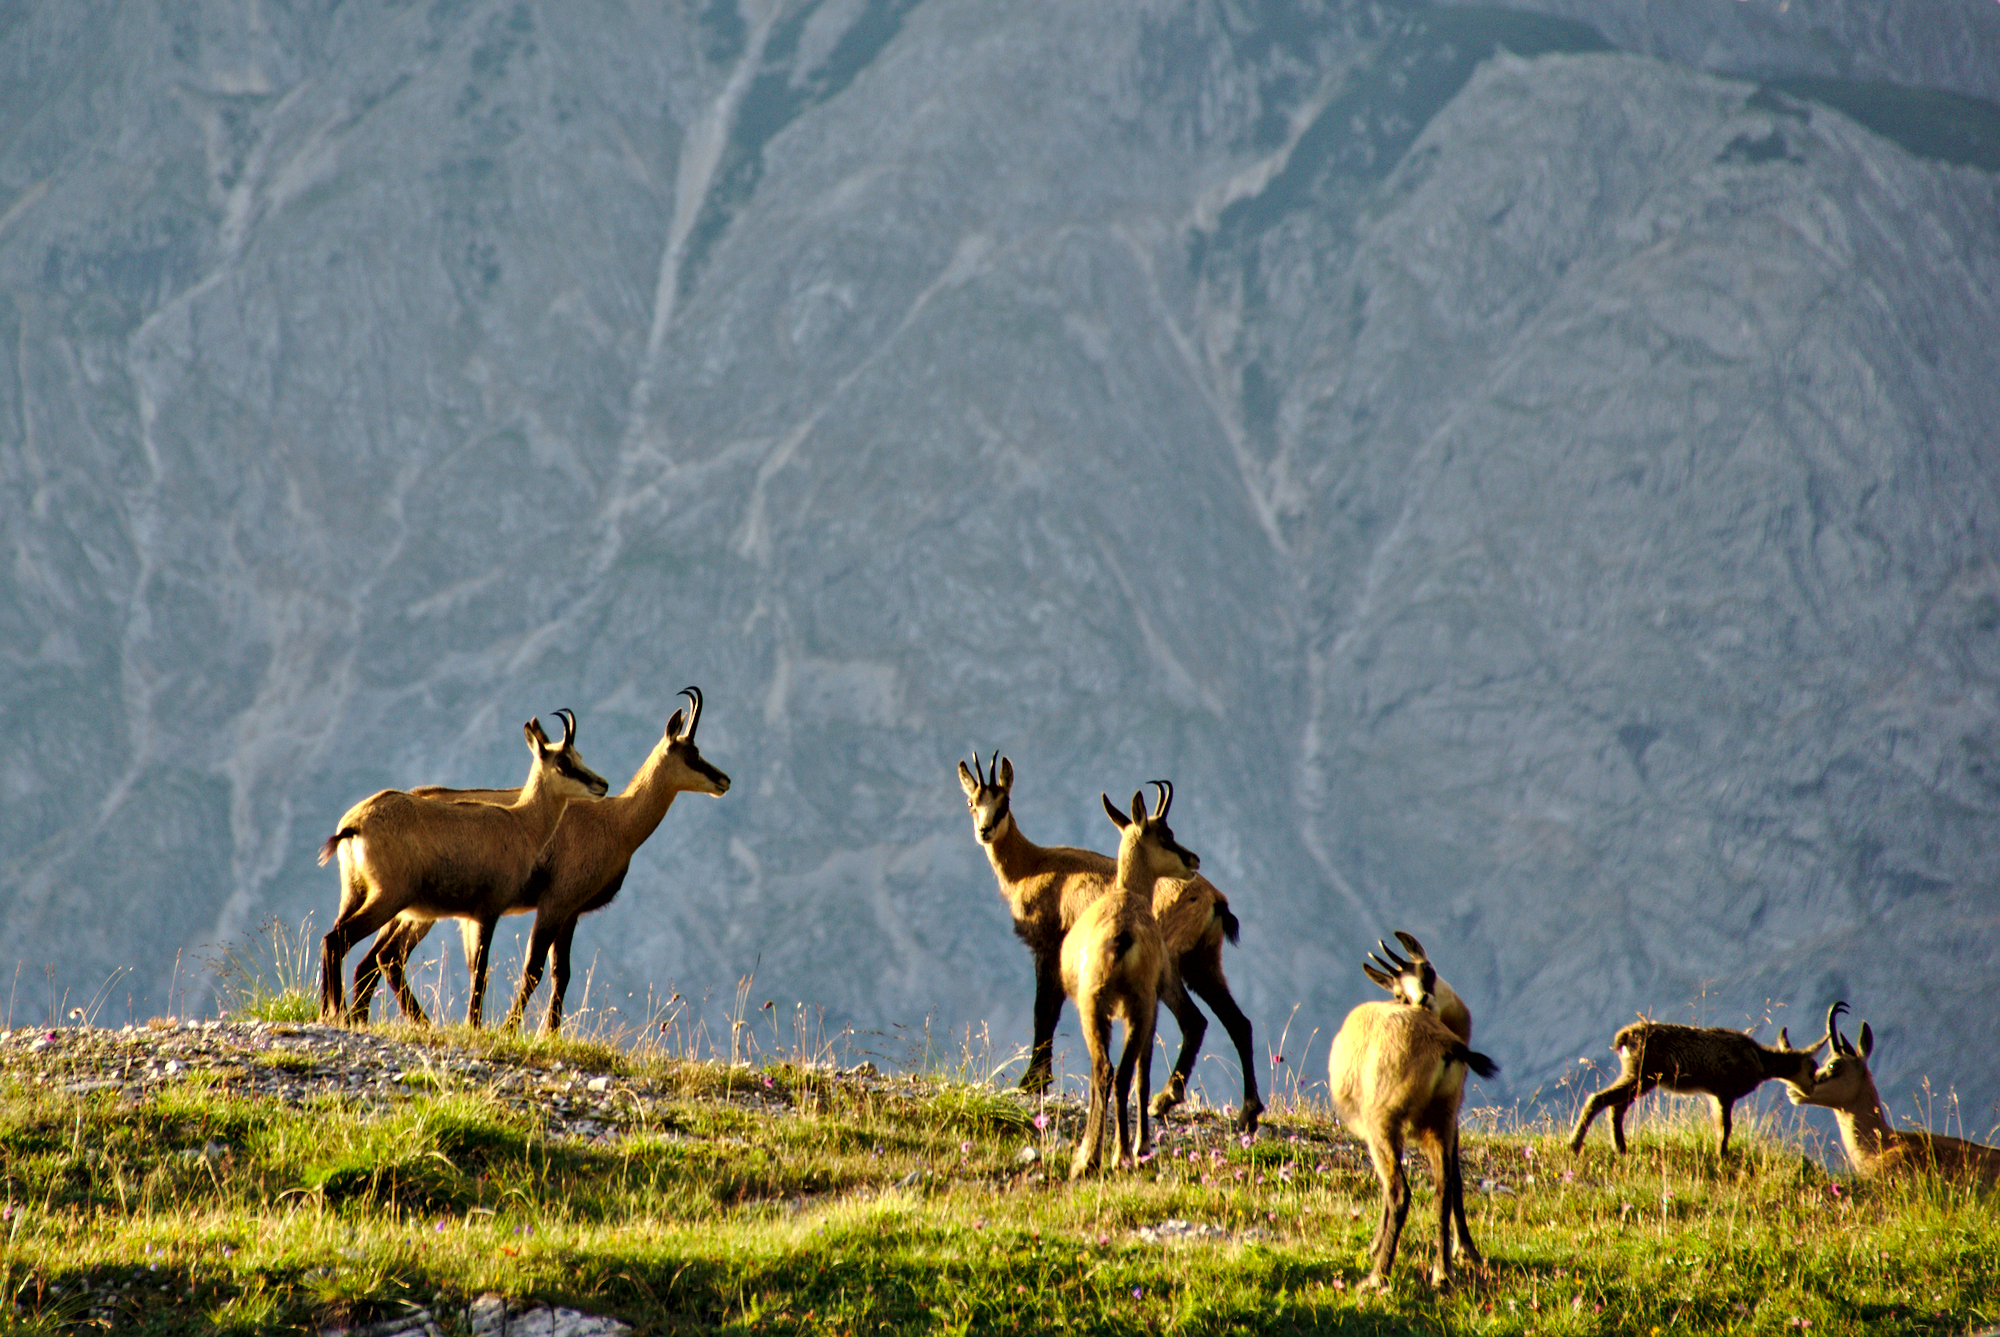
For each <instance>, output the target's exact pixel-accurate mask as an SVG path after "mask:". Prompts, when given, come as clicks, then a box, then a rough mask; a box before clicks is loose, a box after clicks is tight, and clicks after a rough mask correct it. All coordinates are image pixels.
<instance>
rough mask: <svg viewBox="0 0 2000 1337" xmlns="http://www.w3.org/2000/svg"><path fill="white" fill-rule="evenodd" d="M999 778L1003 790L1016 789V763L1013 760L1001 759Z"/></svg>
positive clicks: (1008, 758)
mask: <svg viewBox="0 0 2000 1337" xmlns="http://www.w3.org/2000/svg"><path fill="white" fill-rule="evenodd" d="M999 776H1000V787H1001V788H1002V789H1012V788H1013V787H1014V762H1013V759H1012V758H1010V757H1002V758H1000V771H999Z"/></svg>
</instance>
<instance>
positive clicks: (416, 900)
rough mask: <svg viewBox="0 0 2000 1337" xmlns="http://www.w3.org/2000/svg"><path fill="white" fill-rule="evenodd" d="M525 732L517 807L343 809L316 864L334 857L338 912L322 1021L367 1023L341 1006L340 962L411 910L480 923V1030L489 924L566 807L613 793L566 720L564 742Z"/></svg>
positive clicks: (393, 798) (326, 964)
mask: <svg viewBox="0 0 2000 1337" xmlns="http://www.w3.org/2000/svg"><path fill="white" fill-rule="evenodd" d="M522 732H523V733H524V734H525V735H526V736H527V740H528V750H529V752H530V753H532V754H533V756H534V764H533V765H532V766H531V767H530V768H529V771H528V782H527V784H525V785H523V786H522V788H521V792H520V794H519V796H518V797H516V799H515V800H514V802H513V803H511V804H508V805H507V806H505V807H501V806H498V805H496V804H491V803H460V802H453V801H450V800H446V799H434V798H418V797H417V796H415V795H413V794H406V793H404V792H403V791H401V790H397V789H384V790H382V791H381V792H379V793H376V794H372V795H370V796H369V797H367V798H365V799H363V800H361V802H359V803H357V804H355V805H354V806H353V807H352V808H349V809H348V810H347V812H346V814H345V815H344V816H342V817H341V819H340V825H339V826H338V827H336V828H335V829H334V833H333V834H332V835H331V836H328V837H327V839H326V843H325V844H323V845H322V846H320V851H319V861H320V863H321V864H322V865H324V864H325V863H326V862H327V861H328V860H329V859H332V858H333V857H334V856H335V855H338V856H339V858H340V913H339V914H338V915H336V916H335V917H334V921H333V927H332V928H330V929H328V930H327V932H326V936H325V937H324V938H322V939H321V941H320V979H319V1006H320V1015H321V1016H322V1017H323V1018H324V1019H326V1020H328V1021H341V1020H355V1021H361V1020H366V1016H367V1014H366V1013H365V1012H363V1013H361V1014H360V1015H359V1016H356V1015H354V1014H352V1013H349V1012H348V1011H347V1010H346V1009H345V1008H344V1007H343V1006H342V1000H341V987H340V966H341V961H342V959H343V958H344V957H346V955H347V950H348V948H350V947H352V946H353V945H354V944H355V943H356V942H358V941H359V940H360V939H361V938H363V937H364V936H366V935H367V934H370V933H373V932H374V931H375V930H376V929H378V928H381V927H382V926H383V925H384V924H386V923H388V922H389V921H390V920H391V919H393V918H395V917H396V916H397V915H399V914H401V913H402V912H403V911H405V910H415V911H417V912H418V913H421V914H430V915H432V916H434V917H435V916H438V915H458V916H462V917H465V918H470V919H472V920H474V921H476V922H477V923H478V925H479V940H478V942H477V944H476V947H477V951H476V954H475V959H474V960H473V962H472V981H473V988H472V1000H471V1003H470V1004H469V1006H468V1010H467V1016H466V1020H467V1021H468V1022H469V1023H470V1024H471V1025H473V1026H477V1025H478V1024H479V1012H480V1006H479V1004H480V999H481V997H482V995H483V994H484V993H485V990H486V956H487V951H488V948H489V947H490V946H491V944H492V941H493V925H494V923H495V922H496V921H498V919H499V918H500V916H501V914H502V913H504V912H505V910H506V908H507V907H508V906H510V905H512V904H514V902H515V901H517V900H518V899H519V898H520V895H521V889H522V887H523V886H524V885H526V883H527V881H528V877H529V875H530V874H531V873H532V872H533V871H534V867H535V859H536V857H537V856H538V855H539V854H540V853H541V852H542V847H543V846H544V845H546V844H548V841H549V836H550V835H551V834H553V833H554V831H555V829H556V823H557V821H559V820H560V819H561V817H562V814H563V809H564V808H566V807H567V806H568V805H569V801H570V800H571V799H573V798H594V797H596V796H597V795H599V794H602V793H603V792H604V791H605V790H607V789H609V788H610V785H609V784H607V783H606V781H605V779H604V777H603V776H601V775H599V774H598V773H597V772H596V771H593V770H591V769H590V768H589V767H588V766H586V765H584V764H583V758H582V757H580V756H578V755H577V753H576V749H575V748H574V747H573V746H572V744H573V743H574V742H575V730H574V729H573V728H571V727H570V724H569V721H568V720H565V721H564V727H563V737H562V741H561V742H560V743H555V744H551V743H550V742H549V737H548V735H547V734H546V733H544V732H542V723H541V721H540V720H529V721H528V722H527V723H526V724H525V725H523V726H522Z"/></svg>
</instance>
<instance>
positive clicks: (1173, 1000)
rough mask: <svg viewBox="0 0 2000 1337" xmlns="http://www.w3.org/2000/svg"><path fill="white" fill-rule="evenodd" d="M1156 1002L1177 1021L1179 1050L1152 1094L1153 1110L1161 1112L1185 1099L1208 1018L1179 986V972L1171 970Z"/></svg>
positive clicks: (1205, 1031)
mask: <svg viewBox="0 0 2000 1337" xmlns="http://www.w3.org/2000/svg"><path fill="white" fill-rule="evenodd" d="M1160 1001H1161V1002H1162V1003H1165V1004H1166V1005H1167V1010H1168V1011H1169V1012H1172V1013H1173V1014H1174V1020H1175V1021H1177V1022H1179V1023H1180V1028H1181V1052H1180V1056H1179V1058H1177V1059H1176V1060H1175V1061H1174V1070H1173V1071H1172V1072H1171V1073H1169V1074H1168V1075H1167V1084H1166V1085H1165V1086H1163V1087H1161V1088H1160V1094H1159V1095H1157V1096H1155V1097H1153V1105H1152V1109H1153V1113H1154V1114H1155V1115H1165V1114H1166V1112H1167V1111H1168V1110H1170V1109H1172V1108H1173V1107H1174V1106H1176V1105H1178V1104H1180V1103H1181V1102H1182V1101H1184V1100H1186V1099H1187V1079H1188V1074H1189V1073H1191V1072H1193V1071H1194V1065H1195V1060H1197V1059H1199V1058H1200V1057H1201V1040H1202V1036H1203V1035H1205V1034H1206V1033H1207V1032H1208V1018H1207V1017H1204V1016H1203V1015H1202V1014H1201V1009H1200V1008H1198V1007H1196V1006H1195V1005H1194V999H1192V998H1190V997H1189V996H1188V991H1187V989H1186V987H1185V986H1183V985H1182V983H1181V980H1180V972H1178V971H1175V972H1173V975H1172V978H1170V979H1169V980H1168V981H1167V987H1166V988H1165V989H1162V990H1161V991H1160Z"/></svg>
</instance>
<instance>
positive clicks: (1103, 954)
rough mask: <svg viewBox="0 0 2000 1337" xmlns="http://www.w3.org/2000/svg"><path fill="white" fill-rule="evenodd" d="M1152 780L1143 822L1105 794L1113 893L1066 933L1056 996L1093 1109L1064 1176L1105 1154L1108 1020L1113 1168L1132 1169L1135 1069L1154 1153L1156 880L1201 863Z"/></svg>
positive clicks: (1138, 808) (1162, 958) (1161, 952)
mask: <svg viewBox="0 0 2000 1337" xmlns="http://www.w3.org/2000/svg"><path fill="white" fill-rule="evenodd" d="M1149 783H1151V784H1153V785H1155V786H1157V787H1158V788H1159V791H1160V802H1159V807H1158V809H1157V810H1156V811H1154V812H1153V813H1152V814H1151V815H1150V816H1149V815H1148V814H1147V812H1146V803H1145V798H1144V796H1143V795H1141V794H1137V793H1135V794H1133V795H1132V815H1131V816H1130V817H1127V816H1126V815H1125V814H1124V813H1122V812H1120V811H1118V809H1117V807H1116V806H1114V805H1113V804H1112V802H1111V796H1110V795H1108V794H1101V795H1099V797H1100V798H1102V799H1103V800H1104V811H1105V813H1106V815H1107V816H1109V817H1110V818H1111V823H1112V825H1113V826H1116V827H1117V828H1118V864H1117V872H1116V874H1115V881H1114V884H1113V886H1112V888H1111V890H1110V891H1108V892H1106V893H1105V894H1104V895H1102V896H1099V897H1098V898H1097V899H1096V900H1094V901H1092V902H1091V903H1090V904H1089V905H1087V906H1085V907H1084V910H1083V913H1082V914H1080V915H1078V916H1077V919H1076V926H1075V927H1074V928H1072V929H1070V931H1069V932H1068V933H1066V934H1065V935H1063V942H1062V986H1063V991H1064V992H1065V993H1066V994H1068V995H1069V996H1070V997H1071V998H1073V999H1075V1000H1076V1011H1077V1017H1078V1019H1079V1020H1080V1021H1081V1023H1082V1029H1083V1040H1084V1044H1085V1046H1086V1047H1087V1048H1088V1049H1089V1050H1090V1113H1089V1115H1088V1116H1087V1117H1086V1118H1085V1120H1084V1125H1083V1139H1082V1141H1081V1143H1080V1144H1079V1145H1078V1146H1077V1149H1076V1156H1075V1158H1074V1159H1073V1160H1072V1161H1071V1162H1070V1167H1069V1173H1070V1178H1072V1179H1074V1178H1076V1177H1077V1176H1078V1175H1082V1174H1087V1173H1089V1172H1090V1171H1092V1170H1095V1169H1096V1168H1097V1164H1098V1159H1099V1157H1100V1155H1101V1154H1102V1151H1103V1143H1104V1115H1105V1111H1106V1109H1107V1108H1108V1107H1109V1106H1110V1103H1111V1089H1112V1071H1111V1022H1112V1019H1113V1018H1115V1017H1123V1018H1124V1019H1125V1049H1124V1052H1123V1053H1121V1054H1120V1055H1119V1057H1118V1072H1117V1087H1118V1164H1119V1165H1120V1166H1121V1167H1123V1166H1129V1165H1131V1164H1132V1143H1131V1133H1130V1127H1129V1124H1128V1121H1127V1117H1126V1116H1127V1114H1128V1112H1129V1111H1128V1108H1127V1102H1128V1101H1129V1099H1130V1097H1131V1094H1132V1072H1133V1069H1134V1067H1136V1068H1137V1069H1138V1073H1139V1154H1140V1155H1141V1156H1144V1155H1147V1154H1148V1153H1150V1152H1151V1151H1152V1149H1153V1129H1152V1124H1151V1123H1150V1122H1149V1120H1148V1114H1147V1109H1146V1095H1147V1093H1148V1092H1149V1091H1150V1090H1151V1088H1152V1079H1153V1023H1154V1021H1155V1020H1156V1019H1157V1017H1158V1016H1159V1007H1160V990H1161V987H1162V986H1163V985H1164V983H1165V979H1166V975H1167V973H1168V971H1169V969H1170V967H1169V965H1168V962H1167V949H1166V945H1165V944H1164V943H1163V942H1162V941H1161V940H1160V928H1159V925H1158V924H1156V923H1155V922H1154V921H1153V883H1154V882H1155V881H1157V880H1158V879H1160V878H1163V877H1187V876H1189V875H1190V874H1192V873H1193V872H1194V871H1195V870H1196V869H1197V868H1199V867H1201V860H1200V859H1199V858H1198V857H1196V856H1195V854H1194V853H1193V852H1192V851H1190V850H1187V849H1183V848H1182V847H1181V845H1180V844H1179V843H1178V842H1176V841H1175V840H1174V833H1173V829H1172V828H1171V827H1169V826H1168V825H1167V808H1168V807H1169V806H1170V805H1171V804H1172V803H1173V801H1174V787H1173V786H1172V785H1170V784H1168V783H1167V782H1166V781H1164V780H1153V781H1149Z"/></svg>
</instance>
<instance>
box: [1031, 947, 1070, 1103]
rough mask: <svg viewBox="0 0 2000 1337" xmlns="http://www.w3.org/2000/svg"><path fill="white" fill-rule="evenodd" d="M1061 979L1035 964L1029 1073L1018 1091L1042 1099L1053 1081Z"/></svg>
mask: <svg viewBox="0 0 2000 1337" xmlns="http://www.w3.org/2000/svg"><path fill="white" fill-rule="evenodd" d="M1062 1006H1063V987H1062V976H1061V975H1060V974H1059V973H1057V972H1056V971H1054V970H1044V969H1043V968H1042V965H1041V963H1040V962H1036V963H1035V1040H1034V1047H1033V1048H1031V1049H1030V1050H1029V1051H1028V1070H1027V1071H1026V1072H1024V1073H1022V1074H1021V1089H1022V1090H1023V1091H1028V1092H1032V1093H1033V1094H1035V1095H1041V1094H1043V1093H1044V1092H1046V1091H1047V1090H1048V1089H1049V1085H1050V1083H1052V1082H1053V1081H1054V1080H1055V1045H1056V1023H1057V1022H1058V1021H1060V1020H1061V1019H1062Z"/></svg>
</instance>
